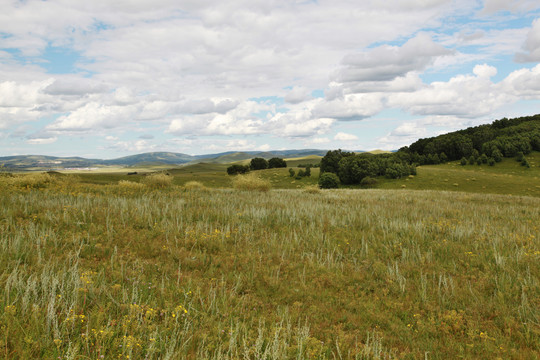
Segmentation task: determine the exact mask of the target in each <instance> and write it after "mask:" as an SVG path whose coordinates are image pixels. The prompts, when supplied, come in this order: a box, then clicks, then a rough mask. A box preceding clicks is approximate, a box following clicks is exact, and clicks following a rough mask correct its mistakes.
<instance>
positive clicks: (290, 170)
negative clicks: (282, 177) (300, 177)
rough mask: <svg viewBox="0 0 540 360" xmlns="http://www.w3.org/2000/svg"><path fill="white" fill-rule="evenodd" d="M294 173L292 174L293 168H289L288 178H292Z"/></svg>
mask: <svg viewBox="0 0 540 360" xmlns="http://www.w3.org/2000/svg"><path fill="white" fill-rule="evenodd" d="M295 174H296V173H295V172H294V169H293V168H289V176H290V177H294V175H295Z"/></svg>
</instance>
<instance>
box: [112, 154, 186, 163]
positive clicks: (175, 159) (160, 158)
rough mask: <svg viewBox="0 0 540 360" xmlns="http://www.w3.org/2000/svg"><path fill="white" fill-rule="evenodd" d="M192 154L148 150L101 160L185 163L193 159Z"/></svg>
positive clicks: (113, 161)
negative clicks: (147, 151) (142, 152)
mask: <svg viewBox="0 0 540 360" xmlns="http://www.w3.org/2000/svg"><path fill="white" fill-rule="evenodd" d="M194 158H195V157H194V156H191V155H187V154H182V153H171V152H149V153H144V154H137V155H130V156H124V157H121V158H118V159H112V160H103V161H102V163H103V164H104V165H126V166H132V165H135V164H139V163H154V164H159V163H162V164H174V165H178V164H185V163H188V162H190V161H193V160H194Z"/></svg>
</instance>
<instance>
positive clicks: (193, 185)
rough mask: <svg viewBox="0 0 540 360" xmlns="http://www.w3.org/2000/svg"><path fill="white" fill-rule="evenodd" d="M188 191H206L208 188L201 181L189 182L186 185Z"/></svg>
mask: <svg viewBox="0 0 540 360" xmlns="http://www.w3.org/2000/svg"><path fill="white" fill-rule="evenodd" d="M184 188H185V189H186V190H206V189H207V188H206V186H204V184H203V183H201V182H199V181H188V182H187V183H185V184H184Z"/></svg>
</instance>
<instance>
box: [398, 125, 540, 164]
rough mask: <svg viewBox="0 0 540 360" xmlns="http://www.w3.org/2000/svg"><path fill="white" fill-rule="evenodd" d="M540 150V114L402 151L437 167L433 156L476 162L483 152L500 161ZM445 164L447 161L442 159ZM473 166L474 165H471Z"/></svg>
mask: <svg viewBox="0 0 540 360" xmlns="http://www.w3.org/2000/svg"><path fill="white" fill-rule="evenodd" d="M536 149H540V115H534V116H529V117H523V118H516V119H501V120H497V121H494V122H493V123H492V124H488V125H480V126H477V127H471V128H468V129H464V130H459V131H456V132H452V133H448V134H444V135H439V136H437V137H433V138H427V139H420V140H418V141H416V142H414V143H413V144H411V145H410V146H408V147H405V148H402V149H400V152H405V153H408V154H410V156H411V158H414V161H415V162H418V163H419V164H420V165H423V164H433V163H434V162H433V161H432V160H433V158H430V157H429V156H430V155H432V156H433V155H435V154H439V156H441V154H442V153H444V154H445V155H446V156H447V157H448V160H459V159H461V158H463V157H465V158H470V157H471V156H474V159H475V161H476V159H477V158H478V156H479V155H480V154H481V153H484V154H486V156H488V157H490V156H491V157H493V158H494V159H495V161H496V162H499V160H497V159H498V157H499V155H498V154H497V156H496V155H495V154H494V152H495V151H499V152H500V156H501V157H502V156H503V155H504V156H505V157H514V156H516V154H517V153H518V152H519V151H521V152H523V153H524V154H528V153H530V152H531V151H532V150H536ZM441 162H443V163H444V162H445V161H444V160H443V159H441ZM471 164H472V163H471Z"/></svg>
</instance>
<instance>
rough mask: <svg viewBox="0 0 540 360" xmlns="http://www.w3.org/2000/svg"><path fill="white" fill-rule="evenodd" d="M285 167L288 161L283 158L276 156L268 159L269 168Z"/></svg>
mask: <svg viewBox="0 0 540 360" xmlns="http://www.w3.org/2000/svg"><path fill="white" fill-rule="evenodd" d="M284 167H287V162H286V161H285V160H283V159H281V158H277V157H274V158H271V159H270V160H268V168H269V169H273V168H284Z"/></svg>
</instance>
